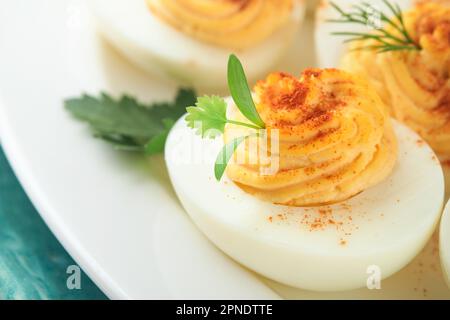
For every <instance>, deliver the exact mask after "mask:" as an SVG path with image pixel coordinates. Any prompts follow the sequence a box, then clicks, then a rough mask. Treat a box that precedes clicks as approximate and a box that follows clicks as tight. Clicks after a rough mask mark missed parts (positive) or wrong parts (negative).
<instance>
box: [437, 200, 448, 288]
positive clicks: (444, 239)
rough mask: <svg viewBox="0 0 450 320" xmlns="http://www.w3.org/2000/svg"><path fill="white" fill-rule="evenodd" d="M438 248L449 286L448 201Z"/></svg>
mask: <svg viewBox="0 0 450 320" xmlns="http://www.w3.org/2000/svg"><path fill="white" fill-rule="evenodd" d="M439 249H440V256H441V263H442V271H443V273H444V279H446V280H447V285H448V286H449V287H450V201H449V202H448V203H447V207H446V208H445V210H444V215H443V216H442V219H441V227H440V230H439Z"/></svg>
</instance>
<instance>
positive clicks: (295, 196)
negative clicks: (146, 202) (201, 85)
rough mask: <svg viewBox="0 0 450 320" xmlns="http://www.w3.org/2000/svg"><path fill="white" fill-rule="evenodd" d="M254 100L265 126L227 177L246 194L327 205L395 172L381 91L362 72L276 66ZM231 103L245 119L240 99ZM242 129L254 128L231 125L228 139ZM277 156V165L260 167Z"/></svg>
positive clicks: (232, 111)
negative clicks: (297, 72)
mask: <svg viewBox="0 0 450 320" xmlns="http://www.w3.org/2000/svg"><path fill="white" fill-rule="evenodd" d="M255 101H256V105H257V110H258V112H259V114H260V115H261V118H262V119H263V120H264V122H265V123H266V127H267V132H268V133H267V134H266V137H265V138H263V137H255V136H252V137H250V138H248V139H247V140H246V141H245V142H244V143H243V144H241V145H240V146H239V147H238V149H237V150H236V152H235V154H234V157H233V159H232V161H231V162H230V164H229V165H228V168H227V175H228V177H229V178H230V179H231V180H233V181H234V182H235V183H236V184H237V185H238V186H240V187H241V188H242V189H244V190H245V191H247V192H248V193H250V194H253V195H255V196H257V197H259V198H261V199H264V200H267V201H271V202H273V203H276V204H284V205H290V206H311V205H322V204H330V203H335V202H339V201H343V200H346V199H348V198H350V197H352V196H354V195H356V194H358V193H360V192H361V191H363V190H365V189H367V188H369V187H371V186H373V185H375V184H377V183H379V182H381V181H382V180H384V179H385V178H386V177H387V176H388V175H389V174H390V173H391V171H392V169H393V167H394V164H395V161H396V158H397V142H396V138H395V135H394V132H393V128H392V124H391V121H390V118H389V116H388V114H387V111H386V110H387V109H386V107H385V106H384V104H383V102H382V100H381V98H380V97H379V96H378V94H377V93H376V91H375V90H374V89H372V87H370V86H369V85H368V83H367V82H366V81H365V80H363V79H362V78H359V77H356V76H353V75H350V74H348V73H346V72H343V71H340V70H335V69H326V70H319V69H309V70H306V71H304V72H303V74H302V76H301V78H300V79H298V78H296V77H293V76H291V75H287V74H284V73H273V74H270V75H269V76H268V77H267V79H266V80H264V81H260V82H259V83H258V84H257V85H256V87H255ZM229 109H230V110H229V113H230V117H234V118H237V119H239V120H241V121H242V120H244V118H243V116H242V115H241V114H240V112H239V111H238V109H237V108H236V107H235V106H232V107H231V108H229ZM245 131H248V132H247V134H250V131H251V129H250V130H247V129H240V128H237V127H236V126H235V125H227V127H226V129H225V142H229V141H231V139H233V138H236V137H239V136H242V135H245V134H246V133H245ZM275 132H277V134H276V138H277V142H274V141H273V139H272V138H273V136H274V133H275ZM264 139H266V140H269V142H267V143H263V141H264ZM255 143H256V145H257V146H259V147H258V148H254V147H252V145H255ZM274 143H276V144H278V148H277V149H276V151H274V150H273V149H272V148H271V146H272V145H273V144H274ZM264 145H267V146H268V147H263V146H264ZM262 149H264V151H263V152H261V150H262ZM264 153H267V154H269V153H270V155H269V156H268V157H262V156H261V155H262V154H264ZM265 158H267V159H265ZM251 159H258V161H253V162H252V161H251ZM273 161H277V162H278V163H277V171H276V172H272V173H270V174H261V172H262V171H261V168H264V167H267V166H271V165H273V163H271V162H273Z"/></svg>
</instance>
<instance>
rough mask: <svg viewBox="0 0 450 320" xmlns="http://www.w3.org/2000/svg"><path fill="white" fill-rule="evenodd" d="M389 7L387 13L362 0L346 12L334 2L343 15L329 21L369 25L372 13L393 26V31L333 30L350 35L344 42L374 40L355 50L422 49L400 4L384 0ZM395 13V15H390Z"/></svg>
mask: <svg viewBox="0 0 450 320" xmlns="http://www.w3.org/2000/svg"><path fill="white" fill-rule="evenodd" d="M383 3H384V4H385V5H386V7H387V8H388V9H389V11H390V13H389V14H386V13H384V12H383V11H381V10H379V9H377V8H376V7H374V6H373V5H371V4H369V3H368V2H365V1H362V2H361V3H360V4H355V5H353V6H352V8H351V10H352V11H350V12H345V11H344V10H343V9H342V8H341V7H340V6H338V5H337V4H336V3H334V2H330V5H331V6H332V7H333V8H334V9H335V10H336V11H337V12H338V13H339V14H340V15H341V17H340V18H339V19H330V20H328V22H333V23H343V24H359V25H364V26H368V25H369V24H370V23H369V21H370V18H371V15H372V14H374V15H376V16H377V18H379V19H380V21H381V22H383V23H384V24H386V25H388V26H391V29H392V31H390V30H389V31H388V30H386V29H385V28H374V30H373V31H372V32H332V35H336V36H346V37H349V38H348V39H346V40H345V41H344V42H345V43H349V42H355V41H361V40H373V43H374V44H372V45H366V46H360V47H356V48H354V49H353V50H374V51H376V52H377V53H382V52H387V51H401V50H421V49H422V48H421V46H420V44H418V43H417V42H415V41H414V40H413V39H412V37H411V36H410V34H409V33H408V30H407V29H406V26H405V20H404V17H403V12H402V10H401V8H400V6H399V5H398V4H393V3H390V2H389V1H388V0H383ZM390 14H393V17H390V16H389V15H390Z"/></svg>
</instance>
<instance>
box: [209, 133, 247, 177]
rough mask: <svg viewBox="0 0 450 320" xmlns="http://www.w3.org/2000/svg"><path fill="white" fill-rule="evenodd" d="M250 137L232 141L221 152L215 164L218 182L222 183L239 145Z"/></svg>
mask: <svg viewBox="0 0 450 320" xmlns="http://www.w3.org/2000/svg"><path fill="white" fill-rule="evenodd" d="M248 137H249V136H242V137H238V138H235V139H233V140H231V141H230V142H229V143H227V144H226V145H225V146H224V147H223V148H222V150H221V151H220V152H219V154H218V156H217V159H216V163H215V164H214V175H215V177H216V179H217V181H220V180H221V179H222V177H223V175H224V173H225V170H226V169H227V166H228V163H229V162H230V159H231V157H232V156H233V154H234V152H235V151H236V149H237V148H238V147H239V145H240V144H241V143H242V142H243V141H244V140H245V139H247V138H248Z"/></svg>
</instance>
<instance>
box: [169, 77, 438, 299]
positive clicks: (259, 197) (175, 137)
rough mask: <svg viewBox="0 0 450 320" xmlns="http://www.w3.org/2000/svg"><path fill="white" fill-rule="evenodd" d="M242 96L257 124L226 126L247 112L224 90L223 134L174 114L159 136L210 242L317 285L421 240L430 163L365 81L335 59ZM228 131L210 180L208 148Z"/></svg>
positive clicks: (361, 280)
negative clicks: (221, 166) (227, 155)
mask: <svg viewBox="0 0 450 320" xmlns="http://www.w3.org/2000/svg"><path fill="white" fill-rule="evenodd" d="M233 97H234V96H233ZM253 99H254V102H255V105H256V110H257V112H258V114H259V116H260V119H261V121H263V122H264V124H265V132H266V135H259V134H257V135H254V134H252V133H251V132H252V131H251V130H252V129H251V126H250V125H249V127H247V128H245V127H242V126H241V127H239V128H236V124H235V123H245V121H246V120H245V119H249V116H248V114H246V115H245V116H244V114H243V113H242V112H241V111H240V110H241V109H240V108H239V107H237V104H236V103H235V102H233V99H227V100H226V101H227V102H228V107H227V112H228V117H229V118H230V119H233V123H231V124H227V125H226V127H225V128H224V141H223V140H222V139H217V138H216V139H209V140H205V139H201V138H200V137H199V136H197V135H196V133H195V132H194V130H192V128H190V127H188V126H187V124H186V121H185V120H186V119H184V118H182V119H180V120H179V121H178V122H177V124H176V125H175V126H174V128H173V129H172V131H171V133H170V135H169V137H168V140H167V143H166V151H165V157H166V162H167V166H168V170H169V174H170V178H171V180H172V183H173V186H174V188H175V191H176V193H177V195H178V197H179V199H180V200H181V202H182V204H183V206H184V208H185V209H186V211H187V212H188V214H189V215H190V216H191V218H192V220H193V221H194V223H195V224H196V225H197V226H198V227H199V228H200V229H201V230H202V231H203V233H204V234H205V235H206V236H207V237H208V238H209V239H210V240H211V241H212V242H213V243H214V244H216V245H217V246H218V247H219V248H220V249H221V250H223V251H224V252H225V253H226V254H228V255H229V256H230V257H232V258H233V259H235V260H236V261H238V262H240V263H241V264H243V265H244V266H246V267H248V268H250V269H251V270H254V271H255V272H257V273H259V274H261V275H263V276H265V277H268V278H270V279H273V280H275V281H278V282H280V283H283V284H286V285H289V286H294V287H299V288H304V289H309V290H317V291H338V290H348V289H355V288H360V287H364V286H366V285H368V284H369V282H370V281H372V280H373V277H372V276H375V280H377V277H378V280H381V279H384V278H386V277H388V276H390V275H392V274H393V273H395V272H397V271H399V270H400V269H402V268H403V267H404V266H405V265H406V264H408V262H410V261H411V260H412V259H413V258H414V257H415V256H416V255H417V254H418V253H419V252H420V251H421V249H422V248H423V247H424V245H425V244H426V242H427V241H428V239H429V238H430V236H431V235H432V233H433V231H434V229H435V227H436V224H437V222H438V220H439V217H440V214H441V210H442V203H443V197H444V179H443V175H442V169H441V166H440V164H439V161H437V158H436V156H435V155H434V153H433V151H432V150H431V149H430V148H429V147H428V145H427V144H426V143H425V142H423V140H422V139H421V138H420V137H419V136H418V135H417V134H416V133H414V132H413V131H412V130H410V129H408V128H407V127H405V126H404V125H402V124H400V123H398V122H396V121H392V120H391V119H390V117H389V116H388V111H387V109H386V106H385V105H384V103H383V102H382V100H381V98H380V97H379V96H378V94H377V93H376V91H375V90H374V89H373V88H372V87H371V86H370V85H369V83H368V82H367V81H366V80H364V79H363V78H360V77H358V76H354V75H351V74H349V73H346V72H344V71H340V70H336V69H324V70H322V69H309V70H306V71H304V72H303V74H302V75H301V77H300V78H297V77H294V76H291V75H288V74H284V73H273V74H270V75H269V76H267V78H266V79H265V80H262V81H260V82H258V84H257V85H256V86H255V88H254V91H253ZM234 101H236V99H234ZM217 105H218V104H216V106H217ZM215 111H217V110H215ZM201 112H203V111H201ZM217 114H218V113H216V115H217ZM215 119H216V118H215ZM240 136H245V137H247V138H246V140H245V141H244V142H243V143H241V144H240V145H239V146H238V147H237V149H236V151H235V152H234V153H233V155H232V159H231V160H230V163H229V164H228V167H227V170H226V174H225V176H224V177H223V178H222V179H221V180H220V182H218V181H216V179H215V177H214V171H213V168H214V160H215V155H216V154H217V153H218V152H219V151H220V150H221V149H222V148H223V145H224V142H225V145H227V146H228V145H229V143H230V141H235V139H239V137H240ZM236 137H237V138H236ZM269 137H270V138H271V139H270V142H269V143H268V144H266V145H265V146H263V145H264V141H266V140H267V139H268V138H269ZM273 137H276V139H275V140H272V138H273ZM252 142H254V143H252ZM275 142H276V143H275ZM255 144H256V146H257V147H256V148H253V147H252V145H255ZM275 144H276V145H277V146H278V147H276V148H273V146H274V145H275ZM222 150H223V149H222ZM256 150H264V152H263V153H265V152H267V153H268V154H270V156H269V157H267V158H266V157H262V156H261V154H260V153H259V151H258V152H257V151H256ZM255 152H256V157H255ZM255 158H256V161H251V159H255ZM274 164H275V165H274ZM216 178H217V172H216Z"/></svg>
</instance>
